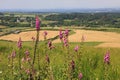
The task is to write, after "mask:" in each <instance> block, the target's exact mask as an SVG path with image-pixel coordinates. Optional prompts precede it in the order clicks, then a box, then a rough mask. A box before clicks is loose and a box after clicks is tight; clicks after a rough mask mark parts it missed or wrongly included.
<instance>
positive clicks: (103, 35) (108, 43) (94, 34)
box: [54, 30, 120, 47]
mask: <svg viewBox="0 0 120 80" xmlns="http://www.w3.org/2000/svg"><path fill="white" fill-rule="evenodd" d="M74 31H75V32H76V33H75V34H73V35H70V36H69V42H80V41H81V37H82V36H84V38H85V42H104V43H102V44H100V45H98V46H97V47H120V34H119V33H115V32H102V31H90V30H74ZM54 42H55V43H57V42H60V40H59V39H57V40H55V41H54Z"/></svg>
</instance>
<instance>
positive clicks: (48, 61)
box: [45, 55, 50, 63]
mask: <svg viewBox="0 0 120 80" xmlns="http://www.w3.org/2000/svg"><path fill="white" fill-rule="evenodd" d="M45 59H46V61H47V63H50V59H49V56H48V55H46V58H45Z"/></svg>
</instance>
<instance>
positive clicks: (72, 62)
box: [71, 60, 75, 70]
mask: <svg viewBox="0 0 120 80" xmlns="http://www.w3.org/2000/svg"><path fill="white" fill-rule="evenodd" d="M71 69H72V70H74V69H75V62H74V61H73V60H72V61H71Z"/></svg>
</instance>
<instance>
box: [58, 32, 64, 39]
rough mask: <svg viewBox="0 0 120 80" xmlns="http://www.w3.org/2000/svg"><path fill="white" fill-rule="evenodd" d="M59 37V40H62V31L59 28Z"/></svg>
mask: <svg viewBox="0 0 120 80" xmlns="http://www.w3.org/2000/svg"><path fill="white" fill-rule="evenodd" d="M59 38H60V40H62V38H63V33H62V30H60V33H59Z"/></svg>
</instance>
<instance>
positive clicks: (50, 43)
mask: <svg viewBox="0 0 120 80" xmlns="http://www.w3.org/2000/svg"><path fill="white" fill-rule="evenodd" d="M48 47H49V49H52V42H51V41H48Z"/></svg>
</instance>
